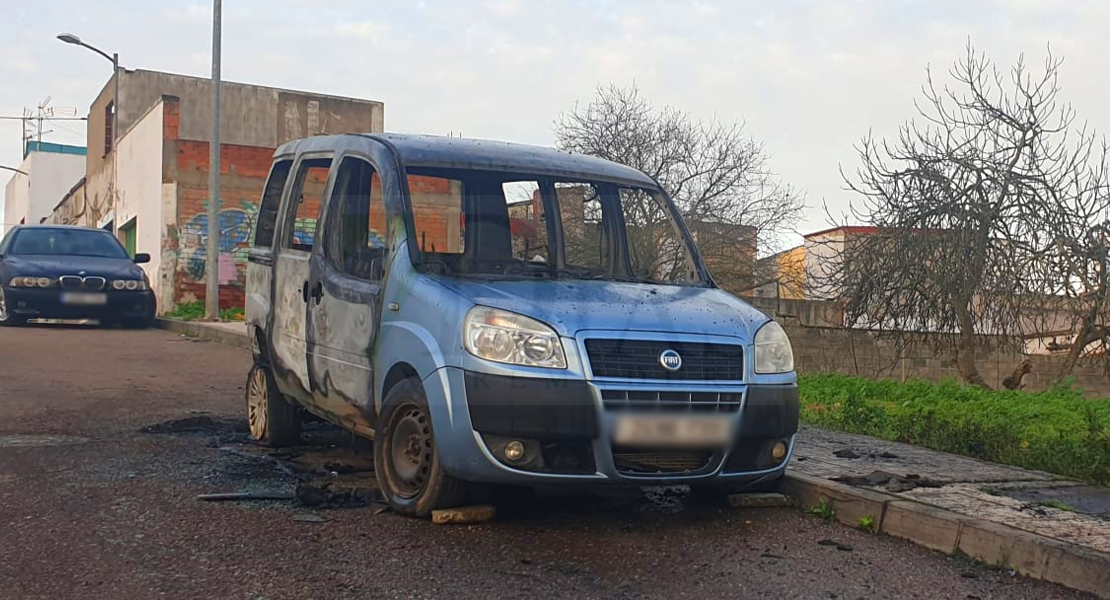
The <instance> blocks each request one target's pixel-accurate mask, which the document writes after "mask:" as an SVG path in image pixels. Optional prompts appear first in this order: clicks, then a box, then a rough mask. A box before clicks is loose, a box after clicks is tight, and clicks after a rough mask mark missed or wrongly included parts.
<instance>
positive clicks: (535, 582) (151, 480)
mask: <svg viewBox="0 0 1110 600" xmlns="http://www.w3.org/2000/svg"><path fill="white" fill-rule="evenodd" d="M249 364H250V357H249V355H248V354H247V353H245V352H244V351H242V350H238V349H234V348H229V347H226V346H222V345H219V344H217V343H213V342H206V341H199V340H193V339H190V338H185V337H181V336H177V335H175V334H171V333H167V332H163V331H142V332H135V331H121V330H98V329H95V328H65V327H28V328H20V329H6V330H0V599H8V598H11V599H13V600H14V599H20V600H32V599H51V600H56V599H59V598H81V599H95V598H110V599H132V598H133V599H144V600H145V599H149V598H156V597H157V598H213V599H225V598H226V599H242V600H262V599H266V600H280V599H310V598H311V599H330V598H440V597H452V598H455V599H461V598H490V597H497V598H717V597H721V598H763V597H774V598H842V599H857V598H867V599H871V598H953V599H961V600H973V599H976V598H978V599H987V598H1007V599H1017V598H1029V599H1033V598H1036V599H1042V598H1086V597H1087V596H1084V595H1082V594H1077V593H1073V592H1070V591H1067V590H1064V589H1062V588H1059V587H1056V586H1052V585H1047V584H1044V583H1042V582H1033V581H1028V580H1024V579H1022V578H1020V577H1013V576H1011V575H1010V574H1009V573H1008V572H1006V571H1004V570H999V569H995V568H988V567H985V566H981V565H977V564H974V563H971V562H969V561H967V560H964V559H960V558H952V557H947V556H944V555H941V554H938V553H934V552H930V551H927V550H924V549H921V548H918V547H916V546H914V545H912V544H910V543H908V542H904V541H900V540H896V539H891V538H886V537H883V536H875V535H871V534H867V533H864V532H862V531H857V530H854V529H851V528H848V527H845V526H842V525H838V524H834V523H828V522H825V521H822V520H820V519H818V518H815V517H807V516H805V515H804V514H803V513H802V512H801V511H798V510H790V509H755V510H733V509H728V508H721V507H718V506H712V505H702V504H697V503H694V502H692V501H689V500H688V499H687V498H685V496H684V490H683V489H682V488H668V489H652V490H647V491H640V490H631V491H627V492H621V493H610V494H604V495H601V496H597V495H586V494H574V495H570V496H547V495H541V496H530V495H526V494H518V495H513V494H504V495H502V496H501V497H500V500H501V502H500V505H501V506H500V507H499V508H500V515H499V517H498V519H497V520H495V521H493V522H491V523H486V524H482V525H469V526H438V525H433V524H431V523H429V522H427V521H419V520H414V519H408V518H404V517H400V516H398V515H396V514H393V513H390V512H388V510H386V509H384V507H383V506H382V505H381V504H380V503H378V502H376V500H377V497H376V495H375V490H374V486H373V473H372V472H370V471H369V461H368V458H369V456H368V452H367V451H366V449H365V448H364V447H362V446H361V445H359V444H351V443H350V442H349V439H348V438H347V436H345V435H344V434H342V432H339V431H337V430H335V429H333V428H331V427H329V426H324V425H321V424H312V425H310V426H308V433H309V435H308V436H307V437H308V441H309V445H306V446H304V447H300V448H296V449H292V450H290V451H285V452H275V451H271V450H268V449H265V448H261V447H258V446H256V445H254V444H251V443H250V442H249V441H248V440H247V438H246V436H245V433H244V429H245V420H244V419H243V415H244V405H243V383H244V381H245V378H246V373H247V369H248V367H249ZM181 419H186V420H185V421H180V420H181ZM298 481H303V482H305V484H307V485H310V486H315V487H314V488H313V487H307V486H306V485H305V484H302V485H301V487H300V500H298V499H297V498H296V492H297V488H298ZM319 488H323V489H319ZM239 491H253V492H274V493H280V494H289V495H291V496H294V498H293V499H289V500H272V501H265V502H203V501H199V500H198V499H197V496H198V495H199V494H207V493H217V492H239ZM306 502H307V503H308V504H319V503H323V504H324V506H305V503H306Z"/></svg>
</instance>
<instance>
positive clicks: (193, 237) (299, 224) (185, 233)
mask: <svg viewBox="0 0 1110 600" xmlns="http://www.w3.org/2000/svg"><path fill="white" fill-rule="evenodd" d="M257 216H258V204H257V203H254V202H243V203H242V204H241V205H240V206H238V207H228V208H225V209H223V210H221V211H220V243H219V246H220V248H219V250H220V259H221V260H220V262H221V264H222V265H225V267H221V269H220V283H234V282H238V283H244V282H245V281H246V266H247V256H248V255H249V254H250V245H251V240H253V239H254V230H255V225H256V219H257ZM179 232H180V234H181V236H182V244H181V251H180V257H181V258H182V259H183V261H182V264H183V271H184V273H185V275H186V276H187V277H188V278H189V279H191V280H193V281H196V282H202V281H204V279H205V271H206V267H207V265H208V213H207V212H202V213H198V214H196V215H193V216H192V217H191V218H190V219H189V220H188V221H186V222H185V225H184V226H182V227H181V229H180V230H179ZM315 234H316V219H303V218H298V219H296V221H295V222H294V226H293V241H294V242H295V243H297V244H304V245H308V246H311V245H312V243H313V238H314V237H315ZM228 264H233V265H234V272H229V273H226V274H225V273H224V271H225V269H226V270H231V269H230V268H227V267H226V265H228Z"/></svg>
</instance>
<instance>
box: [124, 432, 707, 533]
mask: <svg viewBox="0 0 1110 600" xmlns="http://www.w3.org/2000/svg"><path fill="white" fill-rule="evenodd" d="M140 431H141V432H142V433H146V434H151V435H172V436H175V437H183V438H189V439H194V440H196V443H198V444H201V445H203V446H206V447H208V448H211V449H212V451H213V455H212V465H211V467H212V468H211V471H210V472H209V475H208V476H206V477H205V483H207V484H209V485H210V486H215V487H217V488H219V489H222V490H224V491H227V492H251V491H256V492H260V493H280V492H283V491H284V492H286V493H289V494H291V495H292V499H291V500H290V501H289V502H287V504H291V505H293V506H299V507H311V508H333V509H338V508H363V507H368V508H370V509H371V510H378V511H380V512H385V511H386V510H387V509H385V503H384V502H383V501H382V499H381V495H380V493H379V492H378V485H377V481H376V479H375V476H374V467H373V459H372V447H371V442H369V441H367V440H364V439H362V438H358V437H356V436H353V435H351V434H350V433H348V432H346V431H344V430H342V429H340V428H338V427H336V426H334V425H331V424H328V423H324V422H319V421H309V422H306V423H304V424H303V426H302V438H303V440H304V443H303V444H302V445H300V446H296V447H291V448H280V449H275V448H268V447H265V446H262V445H260V444H258V443H256V442H254V441H253V440H252V439H251V438H250V436H249V434H248V429H247V422H246V419H232V418H226V417H217V416H212V415H208V414H197V415H193V416H189V417H185V418H182V419H175V420H173V421H166V422H162V423H155V424H151V425H148V426H146V427H143V428H142V429H141V430H140ZM486 496H487V497H488V498H489V501H490V502H491V503H493V504H495V505H496V506H497V508H498V521H500V522H533V521H535V520H537V519H545V520H550V519H561V518H567V519H575V520H580V519H582V518H586V517H597V518H602V519H609V518H612V517H622V518H646V519H653V518H658V517H664V516H666V517H668V518H673V517H675V516H682V517H686V518H689V517H696V516H698V515H706V516H708V515H710V514H711V513H716V512H717V511H718V510H719V509H720V508H721V506H722V501H721V498H719V497H718V498H713V497H712V496H708V497H703V496H696V495H692V494H690V489H689V487H688V486H681V485H678V486H651V487H643V488H641V487H608V486H573V487H566V486H562V487H559V488H547V489H543V488H541V489H531V488H515V487H507V486H496V487H491V488H488V489H487V490H486ZM683 520H684V519H683Z"/></svg>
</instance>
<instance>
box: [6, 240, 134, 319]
mask: <svg viewBox="0 0 1110 600" xmlns="http://www.w3.org/2000/svg"><path fill="white" fill-rule="evenodd" d="M149 261H150V255H149V254H136V255H135V258H134V259H132V258H131V257H129V256H128V255H127V250H125V249H124V247H123V245H122V244H120V242H119V240H117V239H116V238H115V237H114V236H113V235H112V234H111V233H109V232H107V231H104V230H102V229H89V228H86V227H72V226H62V225H25V226H24V225H21V226H18V227H15V228H14V229H12V230H10V231H8V234H7V235H5V236H4V239H3V240H2V241H0V326H2V325H9V326H10V325H21V324H23V323H25V322H26V321H27V320H28V319H97V320H98V321H100V323H101V325H109V326H110V325H115V324H120V325H123V326H125V327H135V328H143V327H148V326H150V324H151V323H152V322H153V320H154V313H155V302H154V293H153V292H152V291H151V290H150V280H149V279H148V278H147V276H146V273H144V272H143V270H142V269H140V268H139V267H138V266H137V263H145V262H149Z"/></svg>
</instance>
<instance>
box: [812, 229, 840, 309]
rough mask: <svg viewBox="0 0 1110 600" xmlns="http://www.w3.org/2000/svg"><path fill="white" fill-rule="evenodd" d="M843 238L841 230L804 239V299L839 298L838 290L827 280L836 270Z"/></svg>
mask: <svg viewBox="0 0 1110 600" xmlns="http://www.w3.org/2000/svg"><path fill="white" fill-rule="evenodd" d="M845 238H846V234H845V233H844V231H843V230H833V231H830V232H828V233H823V234H820V235H814V236H810V237H807V238H806V239H805V277H806V298H810V299H813V300H831V299H834V298H836V297H837V296H839V290H836V289H834V288H833V287H832V286H831V285H829V284H828V281H827V280H828V278H829V276H830V275H831V274H832V271H833V269H835V268H836V257H837V256H838V255H839V254H840V253H841V252H843V251H844V244H845Z"/></svg>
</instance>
